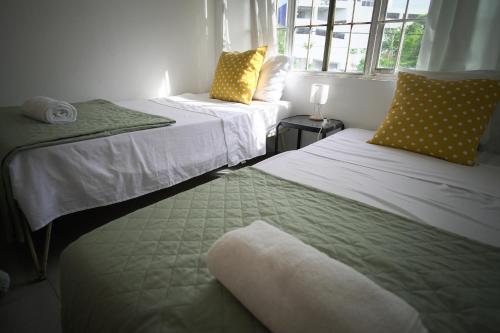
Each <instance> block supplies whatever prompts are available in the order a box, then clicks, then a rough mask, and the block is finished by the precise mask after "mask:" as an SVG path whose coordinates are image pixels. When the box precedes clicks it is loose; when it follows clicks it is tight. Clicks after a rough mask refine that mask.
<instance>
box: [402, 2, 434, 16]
mask: <svg viewBox="0 0 500 333" xmlns="http://www.w3.org/2000/svg"><path fill="white" fill-rule="evenodd" d="M430 3H431V0H410V3H409V4H408V13H407V14H406V18H409V19H416V18H425V17H426V16H427V13H428V12H429V5H430Z"/></svg>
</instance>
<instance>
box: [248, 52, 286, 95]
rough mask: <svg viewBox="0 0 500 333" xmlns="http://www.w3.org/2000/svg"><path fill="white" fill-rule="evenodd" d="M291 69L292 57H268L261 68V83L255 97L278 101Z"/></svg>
mask: <svg viewBox="0 0 500 333" xmlns="http://www.w3.org/2000/svg"><path fill="white" fill-rule="evenodd" d="M289 70H290V58H289V57H287V56H283V55H278V56H275V57H272V58H270V59H268V60H267V61H266V62H265V63H264V65H262V69H261V70H260V75H259V83H258V84H257V89H256V90H255V94H254V95H253V99H259V100H261V101H266V102H277V101H279V100H280V99H281V96H282V95H283V89H285V81H286V77H287V75H288V71H289Z"/></svg>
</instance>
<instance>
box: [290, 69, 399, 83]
mask: <svg viewBox="0 0 500 333" xmlns="http://www.w3.org/2000/svg"><path fill="white" fill-rule="evenodd" d="M290 75H297V76H304V77H315V76H316V77H328V78H335V79H360V80H373V81H396V80H397V75H396V74H394V73H391V74H381V73H380V74H371V75H365V74H355V73H334V72H322V71H294V70H291V71H290Z"/></svg>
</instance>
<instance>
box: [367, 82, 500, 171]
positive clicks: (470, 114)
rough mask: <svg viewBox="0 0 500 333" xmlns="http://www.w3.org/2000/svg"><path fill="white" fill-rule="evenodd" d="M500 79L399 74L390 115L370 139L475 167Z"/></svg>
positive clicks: (376, 142)
mask: <svg viewBox="0 0 500 333" xmlns="http://www.w3.org/2000/svg"><path fill="white" fill-rule="evenodd" d="M499 99H500V81H496V80H486V79H484V80H460V81H447V80H434V79H429V78H426V77H424V76H421V75H415V74H410V73H404V72H400V73H399V74H398V82H397V86H396V92H395V94H394V98H393V100H392V104H391V107H390V109H389V113H388V114H387V116H386V118H385V120H384V121H383V123H382V124H381V125H380V127H379V128H378V130H377V131H376V132H375V135H374V136H373V138H372V139H371V140H370V141H368V142H369V143H373V144H378V145H383V146H389V147H394V148H401V149H406V150H409V151H413V152H417V153H421V154H426V155H430V156H434V157H437V158H441V159H444V160H447V161H450V162H454V163H459V164H464V165H474V161H475V156H476V151H477V146H478V144H479V140H480V138H481V135H482V134H483V132H484V131H485V129H486V126H487V125H488V122H489V119H490V116H491V113H492V112H493V109H494V108H495V105H496V103H497V102H498V100H499Z"/></svg>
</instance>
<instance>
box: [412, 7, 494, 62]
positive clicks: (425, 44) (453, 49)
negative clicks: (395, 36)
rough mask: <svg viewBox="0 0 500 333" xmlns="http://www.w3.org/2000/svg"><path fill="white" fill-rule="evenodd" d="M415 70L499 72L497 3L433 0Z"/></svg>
mask: <svg viewBox="0 0 500 333" xmlns="http://www.w3.org/2000/svg"><path fill="white" fill-rule="evenodd" d="M417 69H422V70H429V71H464V70H500V1H498V0H432V2H431V6H430V9H429V15H428V17H427V25H426V27H425V32H424V36H423V39H422V45H421V48H420V55H419V58H418V63H417Z"/></svg>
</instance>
